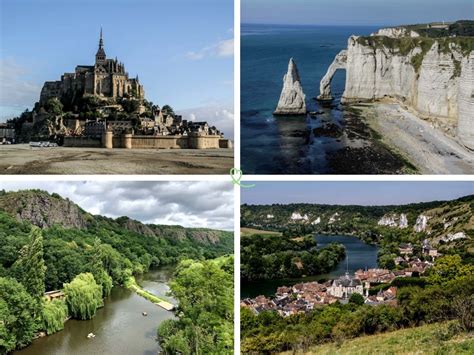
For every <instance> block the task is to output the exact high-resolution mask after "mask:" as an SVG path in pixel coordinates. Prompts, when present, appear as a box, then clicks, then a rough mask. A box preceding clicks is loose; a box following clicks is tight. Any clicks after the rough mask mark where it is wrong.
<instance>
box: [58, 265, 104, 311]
mask: <svg viewBox="0 0 474 355" xmlns="http://www.w3.org/2000/svg"><path fill="white" fill-rule="evenodd" d="M64 293H65V294H66V303H67V306H68V310H69V314H70V315H71V316H72V317H74V318H77V319H91V318H92V317H94V316H95V313H96V311H97V308H99V307H102V306H103V300H102V286H100V285H98V284H97V283H96V282H95V279H94V276H93V275H92V274H91V273H82V274H79V275H77V276H76V277H75V278H74V280H72V281H71V282H70V283H66V284H64Z"/></svg>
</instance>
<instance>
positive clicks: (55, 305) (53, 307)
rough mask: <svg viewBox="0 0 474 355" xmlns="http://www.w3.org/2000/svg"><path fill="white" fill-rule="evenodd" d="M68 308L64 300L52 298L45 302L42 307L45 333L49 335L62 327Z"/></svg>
mask: <svg viewBox="0 0 474 355" xmlns="http://www.w3.org/2000/svg"><path fill="white" fill-rule="evenodd" d="M67 315H68V310H67V305H66V301H64V300H53V301H49V302H45V304H44V308H43V327H42V329H43V330H44V331H45V332H46V334H48V335H50V334H53V333H56V332H58V331H60V330H62V329H64V322H65V320H66V318H67Z"/></svg>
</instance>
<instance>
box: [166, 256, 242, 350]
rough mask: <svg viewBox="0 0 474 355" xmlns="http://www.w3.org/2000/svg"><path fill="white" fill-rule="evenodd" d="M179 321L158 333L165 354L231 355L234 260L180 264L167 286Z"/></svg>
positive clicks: (173, 322)
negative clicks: (176, 302)
mask: <svg viewBox="0 0 474 355" xmlns="http://www.w3.org/2000/svg"><path fill="white" fill-rule="evenodd" d="M170 288H171V293H172V294H173V296H174V297H175V298H176V299H177V300H178V302H179V306H178V312H177V314H178V315H179V316H178V319H177V320H172V321H168V322H167V323H165V324H164V325H161V326H160V327H159V329H158V337H159V340H160V343H161V346H162V348H163V349H164V351H165V353H167V354H175V353H183V354H191V353H192V354H232V353H233V351H232V348H233V257H230V256H229V257H221V258H218V259H214V260H209V261H202V262H200V261H192V260H185V261H182V262H181V263H180V264H179V266H178V268H177V269H176V273H175V279H174V280H173V281H172V282H171V284H170Z"/></svg>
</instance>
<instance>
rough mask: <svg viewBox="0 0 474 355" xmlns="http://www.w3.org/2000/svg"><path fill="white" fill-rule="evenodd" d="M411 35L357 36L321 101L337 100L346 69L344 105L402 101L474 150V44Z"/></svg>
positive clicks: (324, 81)
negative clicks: (337, 82)
mask: <svg viewBox="0 0 474 355" xmlns="http://www.w3.org/2000/svg"><path fill="white" fill-rule="evenodd" d="M406 31H408V30H406ZM406 31H405V32H404V31H401V30H400V31H399V30H397V29H382V30H380V31H378V32H377V33H375V34H374V35H373V36H370V37H358V36H351V37H350V38H349V40H348V46H347V50H346V51H342V52H340V53H339V54H338V55H337V56H336V58H335V59H334V61H333V63H332V64H331V65H330V67H329V69H328V72H327V73H326V75H325V76H324V77H323V79H322V80H321V83H320V97H321V98H323V99H328V98H330V97H331V92H330V82H331V79H332V77H333V75H334V72H335V71H336V70H337V69H338V68H344V67H345V69H346V84H345V90H344V94H343V96H342V99H341V102H343V103H351V102H360V101H376V100H381V99H387V98H389V99H393V100H396V101H398V102H400V103H402V104H403V105H405V106H408V107H409V108H411V109H412V110H414V111H415V112H416V113H417V114H418V116H420V117H421V118H426V119H430V120H431V121H433V122H435V126H438V127H442V128H444V131H445V132H447V133H449V134H451V135H452V136H457V137H458V138H459V140H460V141H461V142H462V143H463V144H464V145H465V146H467V147H468V148H471V149H474V115H473V112H474V94H473V93H474V51H473V50H472V48H473V47H472V43H473V41H474V40H473V39H471V38H439V39H436V38H426V37H417V36H416V35H412V33H411V32H406ZM412 32H413V31H412ZM344 58H345V64H344Z"/></svg>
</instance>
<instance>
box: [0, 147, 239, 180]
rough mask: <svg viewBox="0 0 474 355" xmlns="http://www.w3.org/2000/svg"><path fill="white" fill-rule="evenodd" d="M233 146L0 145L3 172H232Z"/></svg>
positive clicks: (1, 172)
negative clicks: (84, 146) (94, 146)
mask: <svg viewBox="0 0 474 355" xmlns="http://www.w3.org/2000/svg"><path fill="white" fill-rule="evenodd" d="M233 165H234V152H233V150H232V149H209V150H207V149H205V150H196V149H173V150H168V149H166V150H158V149H105V148H65V147H57V148H31V147H30V146H29V145H27V144H16V145H0V174H65V175H69V174H72V175H76V174H84V175H86V174H160V175H162V174H228V173H229V170H230V169H231V168H232V167H233Z"/></svg>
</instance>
